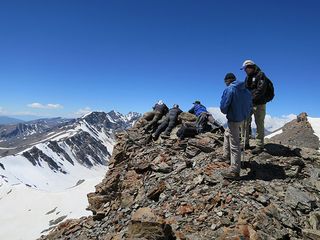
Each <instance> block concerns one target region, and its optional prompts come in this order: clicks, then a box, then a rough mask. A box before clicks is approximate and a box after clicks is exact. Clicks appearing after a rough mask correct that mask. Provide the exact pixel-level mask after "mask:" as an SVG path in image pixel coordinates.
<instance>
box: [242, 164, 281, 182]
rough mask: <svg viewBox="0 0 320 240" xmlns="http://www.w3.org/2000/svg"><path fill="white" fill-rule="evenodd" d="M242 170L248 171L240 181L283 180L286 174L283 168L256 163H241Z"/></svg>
mask: <svg viewBox="0 0 320 240" xmlns="http://www.w3.org/2000/svg"><path fill="white" fill-rule="evenodd" d="M241 167H242V168H249V169H250V171H249V172H248V174H247V175H246V176H243V177H241V180H264V181H272V180H274V179H285V178H286V173H285V171H284V169H283V167H281V166H279V165H275V164H272V163H263V164H261V163H257V162H256V161H250V162H242V166H241Z"/></svg>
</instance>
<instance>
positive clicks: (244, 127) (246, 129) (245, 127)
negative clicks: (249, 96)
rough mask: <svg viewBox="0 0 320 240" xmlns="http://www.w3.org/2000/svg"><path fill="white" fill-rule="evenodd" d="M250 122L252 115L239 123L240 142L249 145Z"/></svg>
mask: <svg viewBox="0 0 320 240" xmlns="http://www.w3.org/2000/svg"><path fill="white" fill-rule="evenodd" d="M251 122H252V116H251V115H250V116H249V117H248V118H247V119H246V120H244V121H243V122H242V124H241V144H242V145H245V146H249V141H250V129H251Z"/></svg>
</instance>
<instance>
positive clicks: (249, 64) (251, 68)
mask: <svg viewBox="0 0 320 240" xmlns="http://www.w3.org/2000/svg"><path fill="white" fill-rule="evenodd" d="M241 70H244V71H245V72H246V74H247V75H248V76H250V75H252V74H253V73H254V72H255V70H256V64H255V63H254V61H252V60H246V61H244V62H243V64H242V68H241Z"/></svg>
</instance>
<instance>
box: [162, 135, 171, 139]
mask: <svg viewBox="0 0 320 240" xmlns="http://www.w3.org/2000/svg"><path fill="white" fill-rule="evenodd" d="M161 138H163V139H168V138H170V135H168V134H162V135H161Z"/></svg>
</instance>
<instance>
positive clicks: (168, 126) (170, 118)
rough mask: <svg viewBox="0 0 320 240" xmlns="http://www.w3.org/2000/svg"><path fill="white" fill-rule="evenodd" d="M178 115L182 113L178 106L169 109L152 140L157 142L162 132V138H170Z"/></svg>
mask: <svg viewBox="0 0 320 240" xmlns="http://www.w3.org/2000/svg"><path fill="white" fill-rule="evenodd" d="M180 113H182V110H181V109H180V108H179V105H178V104H174V105H173V108H171V109H170V110H169V113H168V114H167V115H166V119H165V120H164V121H163V122H162V123H161V124H160V126H159V127H158V128H157V130H156V132H155V133H154V134H153V135H152V137H153V140H157V139H158V138H159V136H160V134H161V133H162V132H163V131H164V133H163V135H164V136H170V133H171V131H172V129H173V128H174V127H175V126H177V123H178V116H179V115H180Z"/></svg>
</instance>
